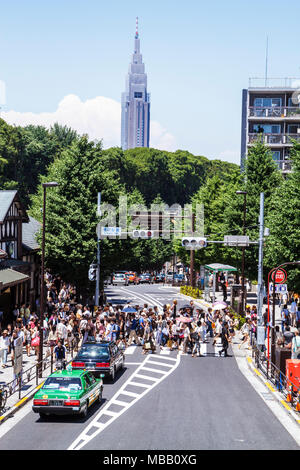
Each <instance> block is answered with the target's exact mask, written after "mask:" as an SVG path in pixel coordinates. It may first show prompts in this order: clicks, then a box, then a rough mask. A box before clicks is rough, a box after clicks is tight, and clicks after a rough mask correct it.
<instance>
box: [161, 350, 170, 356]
mask: <svg viewBox="0 0 300 470" xmlns="http://www.w3.org/2000/svg"><path fill="white" fill-rule="evenodd" d="M159 354H161V355H162V356H169V355H170V354H171V351H170V349H161V350H160V353H159Z"/></svg>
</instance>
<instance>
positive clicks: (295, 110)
mask: <svg viewBox="0 0 300 470" xmlns="http://www.w3.org/2000/svg"><path fill="white" fill-rule="evenodd" d="M248 116H249V117H265V118H268V117H270V118H274V117H275V118H276V117H277V118H285V117H287V118H289V117H294V118H299V121H300V108H299V107H296V106H293V107H292V106H268V107H266V106H263V107H260V106H250V107H249V113H248Z"/></svg>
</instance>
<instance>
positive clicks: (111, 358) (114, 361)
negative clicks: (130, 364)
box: [72, 341, 125, 381]
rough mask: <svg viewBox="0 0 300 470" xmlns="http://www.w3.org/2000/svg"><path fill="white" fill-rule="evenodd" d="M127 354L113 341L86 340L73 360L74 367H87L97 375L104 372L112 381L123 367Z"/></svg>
mask: <svg viewBox="0 0 300 470" xmlns="http://www.w3.org/2000/svg"><path fill="white" fill-rule="evenodd" d="M124 365H125V356H124V353H123V351H121V350H120V349H119V348H118V346H117V345H116V344H115V343H114V342H111V341H100V342H96V341H95V342H94V341H93V342H92V341H89V342H86V343H84V344H83V345H82V347H81V348H80V350H79V351H78V354H77V356H76V357H75V358H74V359H73V361H72V368H73V369H86V370H88V371H90V372H92V374H93V375H94V376H95V377H100V375H101V374H104V375H105V376H106V377H107V376H109V377H110V378H111V380H112V381H114V379H115V375H116V373H117V371H118V370H120V369H123V368H124Z"/></svg>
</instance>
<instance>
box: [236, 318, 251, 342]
mask: <svg viewBox="0 0 300 470" xmlns="http://www.w3.org/2000/svg"><path fill="white" fill-rule="evenodd" d="M250 322H251V320H250V319H249V318H248V319H247V320H246V323H244V324H243V326H242V328H241V333H242V342H241V344H239V349H241V347H242V346H243V344H245V343H246V341H248V347H249V339H250Z"/></svg>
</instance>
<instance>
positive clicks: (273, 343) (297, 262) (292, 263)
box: [268, 261, 300, 364]
mask: <svg viewBox="0 0 300 470" xmlns="http://www.w3.org/2000/svg"><path fill="white" fill-rule="evenodd" d="M293 265H300V261H288V262H286V263H282V264H280V265H279V266H277V268H273V269H271V271H270V272H269V274H268V323H269V322H270V303H269V283H270V275H271V274H273V276H274V277H273V309H272V334H271V362H272V363H273V364H275V307H276V306H275V300H276V297H275V296H276V292H275V279H276V274H277V271H278V270H279V269H280V268H282V267H283V266H293ZM269 331H270V326H268V348H269V337H270V333H269ZM268 359H269V351H268Z"/></svg>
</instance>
